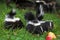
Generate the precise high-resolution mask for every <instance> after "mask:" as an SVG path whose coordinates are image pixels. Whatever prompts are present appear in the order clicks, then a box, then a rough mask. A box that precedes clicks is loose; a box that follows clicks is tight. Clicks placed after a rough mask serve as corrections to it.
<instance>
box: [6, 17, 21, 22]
mask: <svg viewBox="0 0 60 40" xmlns="http://www.w3.org/2000/svg"><path fill="white" fill-rule="evenodd" d="M19 20H20V19H19V18H13V19H11V18H5V21H7V22H16V21H19Z"/></svg>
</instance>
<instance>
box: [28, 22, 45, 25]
mask: <svg viewBox="0 0 60 40" xmlns="http://www.w3.org/2000/svg"><path fill="white" fill-rule="evenodd" d="M41 23H45V21H38V23H33V22H31V21H29V22H28V24H31V25H34V26H38V25H41Z"/></svg>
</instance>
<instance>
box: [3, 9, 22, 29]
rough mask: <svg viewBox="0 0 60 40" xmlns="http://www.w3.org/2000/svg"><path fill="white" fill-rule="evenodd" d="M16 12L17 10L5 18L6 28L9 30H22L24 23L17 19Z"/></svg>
mask: <svg viewBox="0 0 60 40" xmlns="http://www.w3.org/2000/svg"><path fill="white" fill-rule="evenodd" d="M15 15H16V11H15V9H13V10H11V11H10V12H9V13H8V14H7V15H6V17H5V20H4V21H5V28H7V29H10V28H11V29H15V28H18V27H19V28H22V27H23V23H22V21H21V20H20V18H16V17H15Z"/></svg>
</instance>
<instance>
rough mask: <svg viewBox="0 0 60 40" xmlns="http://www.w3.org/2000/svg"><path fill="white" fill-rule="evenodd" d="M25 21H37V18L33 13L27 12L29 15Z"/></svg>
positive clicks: (26, 15)
mask: <svg viewBox="0 0 60 40" xmlns="http://www.w3.org/2000/svg"><path fill="white" fill-rule="evenodd" d="M25 19H26V20H27V21H32V20H35V16H34V15H33V14H32V12H27V13H26V14H25Z"/></svg>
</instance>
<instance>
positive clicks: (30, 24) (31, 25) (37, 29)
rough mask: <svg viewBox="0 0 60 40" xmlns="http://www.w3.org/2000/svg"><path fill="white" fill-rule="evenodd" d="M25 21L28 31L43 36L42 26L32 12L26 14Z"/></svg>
mask: <svg viewBox="0 0 60 40" xmlns="http://www.w3.org/2000/svg"><path fill="white" fill-rule="evenodd" d="M25 19H26V20H27V25H26V26H27V27H26V29H27V30H28V31H29V32H30V33H32V34H42V33H43V28H42V26H40V22H39V21H38V20H37V19H36V18H35V16H34V15H33V14H32V12H28V13H26V14H25Z"/></svg>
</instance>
